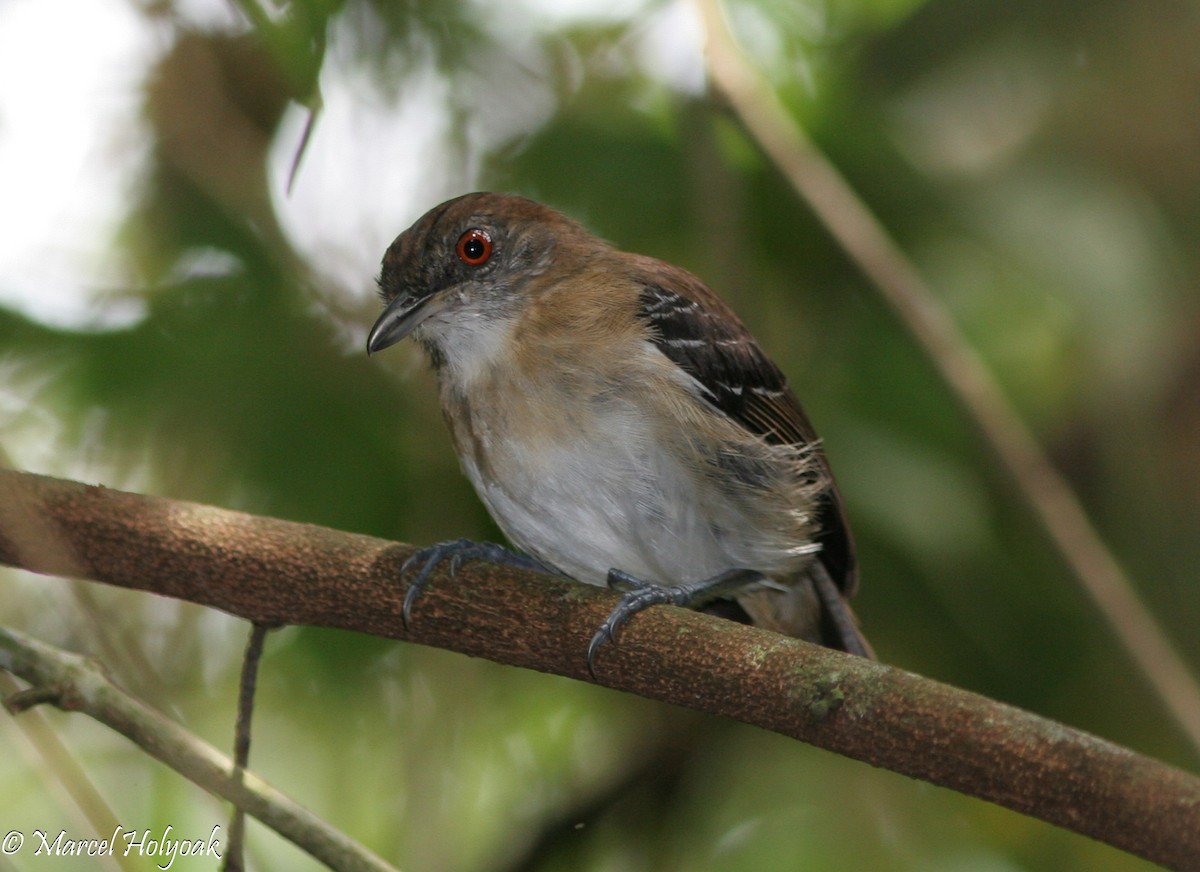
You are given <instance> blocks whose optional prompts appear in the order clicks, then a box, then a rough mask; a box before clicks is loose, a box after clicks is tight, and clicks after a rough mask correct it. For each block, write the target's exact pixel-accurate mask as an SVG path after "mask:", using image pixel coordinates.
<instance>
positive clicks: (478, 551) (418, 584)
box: [400, 539, 554, 630]
mask: <svg viewBox="0 0 1200 872" xmlns="http://www.w3.org/2000/svg"><path fill="white" fill-rule="evenodd" d="M446 558H449V559H450V574H451V575H455V574H456V573H457V572H458V570H459V568H460V567H461V566H462V565H463V564H464V563H468V562H470V561H472V560H488V561H491V562H492V563H501V564H504V565H506V566H515V567H517V568H519V569H532V570H536V571H538V572H553V571H554V570H553V568H552V567H550V566H547V565H546V564H545V563H542V562H541V561H540V560H537V559H535V558H533V557H527V556H525V555H524V554H517V553H516V552H514V551H509V550H508V549H507V548H505V547H504V546H503V545H497V544H495V543H494V542H472V541H471V540H470V539H452V540H451V541H449V542H439V543H437V544H436V545H430V546H429V547H428V548H422V549H421V550H420V551H418V552H416V553H415V554H413V555H412V556H411V557H409V558H408V559H407V560H405V561H404V564H403V565H402V566H401V567H400V577H401V578H404V577H405V576H406V575H408V573H409V571H410V570H411V569H412V568H413V567H414V566H416V565H417V564H419V563H422V562H423V563H424V565H423V566H422V567H421V569H420V570H419V571H418V572H417V574H416V575H415V576H413V578H412V580H411V581H409V582H408V590H406V591H405V593H404V605H403V606H402V607H401V609H400V619H401V620H402V621H403V622H404V629H405V630H407V629H408V626H409V623H410V621H411V619H412V609H413V603H415V602H416V601H417V598H418V597H419V596H420V595H421V592H422V591H423V590H424V589H425V586H426V585H427V584H428V583H429V576H430V575H431V574H432V573H433V570H434V569H436V568H437V566H438V564H439V563H441V562H442V561H444V560H445V559H446Z"/></svg>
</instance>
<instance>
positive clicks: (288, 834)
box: [0, 473, 396, 872]
mask: <svg viewBox="0 0 1200 872" xmlns="http://www.w3.org/2000/svg"><path fill="white" fill-rule="evenodd" d="M4 474H6V475H7V474H8V473H4ZM0 668H2V669H5V670H7V671H9V672H11V673H12V674H13V675H16V676H19V677H20V678H22V679H24V680H25V681H28V682H30V683H31V684H32V687H30V688H29V689H28V690H25V691H19V692H17V693H14V694H12V695H10V696H9V697H7V698H6V699H5V701H4V705H5V708H7V709H9V710H10V711H12V712H13V713H14V714H16V713H18V712H21V711H24V710H25V709H27V708H30V707H31V706H34V705H41V704H43V703H50V704H52V705H56V706H58V707H59V708H61V709H62V710H63V711H81V712H85V713H86V714H88V715H90V716H91V717H93V718H95V719H96V720H97V721H99V722H100V723H102V724H104V725H106V726H108V727H111V728H112V729H113V730H115V731H116V732H118V733H120V734H121V735H123V736H125V737H126V738H128V739H130V740H131V741H132V742H134V744H136V745H137V746H138V747H140V748H141V749H142V750H144V751H145V752H146V753H147V754H149V755H150V756H152V757H154V758H155V759H157V760H161V761H162V762H163V763H166V764H167V765H168V766H170V767H171V768H172V769H174V770H175V771H176V772H179V773H180V774H182V775H184V776H185V777H186V778H188V779H189V780H191V781H192V782H194V783H195V784H198V785H199V786H200V787H202V788H204V789H205V790H207V791H209V792H210V793H214V794H216V795H217V796H220V797H222V798H224V799H227V800H229V801H230V802H232V803H234V804H235V805H236V806H237V807H238V808H239V809H243V810H245V811H246V812H247V813H248V814H252V815H254V816H255V817H256V818H258V819H259V820H260V821H262V822H263V823H264V824H266V825H267V826H268V827H270V828H271V829H273V830H275V831H276V832H277V833H279V834H280V835H281V836H283V837H284V838H286V839H289V840H290V841H292V842H294V843H295V844H296V845H298V846H299V847H300V848H302V849H304V850H305V851H307V852H308V853H309V854H310V855H311V856H313V857H315V858H317V859H318V860H320V861H321V862H322V863H324V864H325V865H326V866H329V867H331V868H333V869H339V870H345V872H396V870H395V869H394V868H393V867H392V866H390V865H388V864H387V863H385V862H384V861H383V860H382V859H380V858H379V857H377V856H376V855H375V854H372V853H371V852H370V851H368V850H367V849H366V848H364V847H363V846H362V845H359V844H358V843H356V842H354V841H353V840H351V839H350V838H348V837H347V836H346V835H345V834H343V833H342V832H341V831H339V830H337V829H335V828H333V827H331V826H330V825H329V824H327V823H325V822H324V821H323V820H321V819H320V818H318V817H317V816H316V815H314V814H313V813H312V812H310V811H308V810H307V809H305V808H302V807H301V806H299V805H298V804H297V803H295V802H294V801H293V800H291V799H289V798H288V797H286V796H284V795H283V794H282V793H280V792H279V791H277V790H276V789H275V788H273V787H271V786H270V785H269V784H267V783H266V782H265V781H263V780H262V779H261V778H259V777H258V776H256V775H254V774H253V773H251V772H247V771H245V770H243V769H241V768H237V769H235V767H234V763H233V761H232V760H230V759H229V758H228V757H226V756H225V755H223V754H222V753H221V752H220V751H218V750H217V749H216V748H214V747H213V746H212V745H209V744H208V743H206V742H203V741H201V740H200V739H199V738H197V737H196V736H194V735H192V734H191V733H189V732H188V731H187V730H185V729H183V728H182V727H180V726H179V725H178V724H176V723H175V722H174V721H171V720H170V719H168V718H166V717H164V716H163V715H161V714H159V713H158V712H156V711H154V710H153V709H151V708H150V707H148V706H146V705H144V704H143V703H141V702H139V701H138V700H136V699H134V698H133V697H132V696H130V695H129V694H127V693H125V691H123V690H121V689H120V688H119V687H117V686H116V685H115V684H113V682H112V681H111V680H109V678H108V676H107V675H106V674H105V672H104V669H103V668H102V667H101V666H100V665H99V664H98V663H97V662H96V661H93V660H90V659H89V658H87V657H81V656H80V655H78V654H71V653H69V652H66V651H61V650H59V649H57V648H53V647H51V646H49V645H46V644H45V643H43V642H39V641H38V640H36V639H31V638H30V637H28V636H25V635H23V634H21V633H16V632H14V631H11V630H5V629H3V628H0ZM213 838H214V839H215V840H216V841H218V842H224V843H225V846H226V852H225V856H228V850H229V848H230V847H231V846H230V843H229V842H228V840H221V839H217V836H216V831H214V834H213Z"/></svg>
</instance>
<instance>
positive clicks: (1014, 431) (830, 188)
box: [696, 0, 1200, 752]
mask: <svg viewBox="0 0 1200 872" xmlns="http://www.w3.org/2000/svg"><path fill="white" fill-rule="evenodd" d="M696 4H697V6H698V7H699V11H700V15H701V17H702V19H703V21H704V29H705V33H706V35H707V38H708V51H707V59H708V61H707V62H708V71H709V75H710V77H711V78H712V82H713V84H714V85H715V86H716V87H717V89H718V90H720V92H721V93H722V94H723V95H724V97H725V99H726V100H727V101H728V102H729V105H730V106H732V107H733V111H734V112H735V113H736V114H737V116H738V118H739V119H741V122H742V124H743V125H744V126H745V128H746V130H747V131H748V132H749V134H750V136H751V137H752V138H753V139H754V140H755V141H756V142H757V143H758V145H759V147H760V148H761V149H762V150H763V151H764V152H765V153H766V155H767V157H768V158H769V159H770V160H771V162H772V163H774V164H775V166H776V168H777V169H778V170H779V172H780V173H782V174H783V176H784V177H785V178H787V179H788V181H789V182H791V183H792V186H793V187H794V188H795V189H796V192H797V193H798V194H799V195H800V196H801V197H803V198H804V199H805V200H806V201H807V202H808V204H809V206H811V207H812V210H813V211H814V212H815V213H816V215H817V218H818V219H819V220H820V221H821V222H822V223H823V224H824V225H825V227H826V229H827V230H828V231H829V232H830V233H831V234H832V235H833V237H834V239H836V240H837V241H838V243H839V244H840V245H841V246H842V248H843V249H844V250H845V251H846V253H847V254H848V255H849V256H850V258H851V260H853V261H854V262H855V263H857V264H858V266H859V268H860V269H861V270H862V271H863V272H864V273H865V274H866V275H867V277H868V278H869V279H870V280H871V281H872V282H873V283H874V284H875V286H876V287H877V288H878V289H879V290H880V292H881V293H882V294H883V296H884V298H885V299H886V300H887V301H888V303H890V304H891V306H892V308H893V309H895V311H896V314H897V315H899V316H900V319H901V321H903V322H904V324H905V325H906V326H907V328H908V330H909V331H910V332H911V333H912V335H913V336H914V337H915V338H916V340H917V342H918V343H920V345H921V346H922V347H923V348H924V349H925V352H926V353H927V354H928V355H929V357H930V359H931V360H932V361H933V365H934V367H935V368H936V369H937V371H938V372H939V373H940V375H941V377H942V379H943V380H944V381H945V382H946V384H947V385H949V387H950V389H951V390H952V391H953V392H954V394H955V395H956V396H957V397H958V399H959V401H960V402H961V403H962V404H963V407H964V408H965V409H966V411H967V414H968V415H969V416H970V418H971V420H972V421H973V422H974V423H975V426H976V427H977V428H978V429H979V431H980V433H981V434H982V435H983V438H984V440H985V441H986V442H987V444H988V445H989V446H990V447H991V449H992V450H993V451H994V452H995V454H996V456H997V457H998V458H999V460H1000V463H1001V466H1002V467H1003V468H1004V470H1005V471H1006V472H1007V473H1008V475H1009V477H1010V478H1011V479H1012V481H1013V483H1014V484H1015V485H1016V488H1017V491H1018V493H1019V494H1020V495H1021V496H1022V497H1023V498H1024V499H1025V501H1026V502H1027V503H1028V504H1029V506H1030V508H1031V509H1032V511H1033V515H1034V517H1035V518H1037V520H1038V521H1039V523H1040V524H1041V526H1042V528H1043V529H1044V530H1045V531H1046V533H1047V534H1048V535H1049V537H1050V539H1051V541H1053V543H1054V545H1055V547H1056V548H1057V549H1058V551H1059V553H1060V554H1061V555H1062V557H1063V559H1065V560H1066V562H1067V564H1068V565H1069V566H1070V567H1071V569H1072V571H1073V572H1074V573H1075V577H1076V578H1077V579H1078V580H1079V583H1080V585H1081V586H1082V587H1083V589H1084V590H1085V591H1087V593H1088V595H1089V596H1091V598H1092V600H1093V602H1095V604H1096V605H1097V606H1098V607H1099V609H1100V611H1101V612H1102V613H1103V615H1104V617H1105V618H1106V619H1107V620H1108V623H1109V625H1110V626H1111V627H1112V628H1113V631H1114V632H1115V634H1116V636H1117V638H1118V639H1119V640H1120V642H1121V644H1122V645H1123V646H1124V647H1125V650H1126V651H1128V652H1129V654H1130V656H1131V657H1132V658H1133V660H1134V662H1135V663H1137V665H1138V667H1139V668H1140V669H1141V671H1142V673H1143V674H1144V675H1145V676H1146V678H1147V679H1148V680H1149V682H1150V685H1151V686H1152V687H1153V688H1154V689H1155V690H1156V691H1157V692H1158V695H1159V698H1160V699H1161V700H1162V702H1163V705H1164V706H1165V707H1166V709H1167V711H1169V712H1170V713H1171V715H1172V716H1173V717H1174V718H1175V720H1176V721H1177V722H1178V723H1179V725H1180V726H1181V727H1182V728H1183V730H1184V732H1185V733H1186V734H1187V736H1188V737H1189V738H1190V739H1191V741H1192V745H1193V747H1194V748H1195V749H1196V750H1197V751H1198V752H1200V685H1198V684H1197V683H1196V679H1195V678H1194V677H1193V676H1192V674H1191V671H1190V669H1189V668H1188V666H1187V664H1186V662H1185V661H1184V659H1183V658H1182V657H1181V656H1180V654H1179V652H1178V651H1177V650H1176V649H1175V647H1174V645H1172V643H1171V641H1170V639H1169V637H1168V636H1167V634H1166V633H1165V632H1164V631H1163V629H1162V628H1161V627H1160V626H1159V625H1158V622H1157V621H1156V620H1155V619H1154V616H1153V615H1152V614H1151V613H1150V611H1149V609H1147V608H1146V606H1145V604H1144V603H1143V602H1142V601H1141V599H1140V598H1139V597H1138V594H1137V591H1136V590H1135V589H1134V587H1133V585H1132V583H1131V582H1130V580H1129V578H1128V576H1127V575H1126V573H1125V571H1124V569H1122V568H1121V565H1120V563H1118V561H1117V559H1116V557H1115V556H1113V554H1112V552H1111V551H1109V549H1108V547H1107V546H1106V545H1105V544H1104V540H1103V539H1102V538H1101V537H1100V534H1099V533H1098V532H1097V531H1096V528H1095V527H1094V526H1093V525H1092V523H1091V521H1090V520H1089V519H1088V516H1087V513H1086V512H1085V511H1084V509H1083V506H1082V505H1081V504H1080V502H1079V500H1078V498H1077V497H1076V496H1075V494H1074V492H1073V491H1072V490H1071V487H1070V485H1069V484H1068V483H1067V481H1066V479H1064V478H1063V476H1062V475H1061V474H1060V473H1059V472H1058V470H1057V469H1055V468H1054V465H1053V464H1052V463H1051V462H1050V459H1049V458H1048V457H1047V456H1046V453H1045V451H1043V450H1042V447H1041V446H1040V445H1039V444H1038V442H1037V440H1036V439H1035V438H1034V436H1033V434H1032V433H1031V432H1030V430H1029V428H1028V427H1026V426H1025V424H1024V422H1022V420H1021V418H1020V416H1019V415H1018V414H1017V412H1016V409H1014V408H1013V406H1012V404H1011V403H1010V402H1009V401H1008V399H1007V398H1006V397H1005V395H1004V392H1003V391H1002V390H1001V389H1000V386H999V385H998V384H997V382H996V380H995V378H994V377H993V376H992V374H991V372H990V371H989V370H988V368H987V366H986V365H985V364H984V363H983V361H982V360H981V359H980V358H979V356H978V355H977V354H976V353H975V352H974V350H973V349H972V348H971V346H970V345H969V344H968V343H967V341H966V339H964V338H963V336H962V334H961V333H960V332H959V330H958V328H957V327H956V326H955V324H954V321H953V319H952V318H951V317H950V315H949V313H948V312H947V311H946V309H945V307H944V306H942V304H941V302H940V301H939V300H938V298H937V297H936V296H935V295H934V294H933V292H932V291H931V290H930V289H929V286H928V285H927V284H926V282H925V280H924V279H923V278H922V277H921V275H920V274H919V273H918V272H917V269H916V267H915V266H914V265H913V264H912V263H911V262H910V261H909V260H908V258H907V257H906V256H905V255H904V253H903V252H902V251H901V250H900V248H899V246H898V245H896V243H895V242H894V241H893V240H892V238H891V236H889V234H888V232H887V230H886V229H885V228H884V227H883V225H882V224H881V223H880V222H879V220H878V219H877V218H876V217H875V215H874V214H872V212H871V210H870V209H869V208H868V207H867V205H866V204H865V203H864V202H863V201H862V199H861V198H860V197H859V196H858V194H857V193H855V191H854V189H853V188H852V187H851V186H850V184H849V182H847V181H846V179H845V178H844V177H843V176H842V174H841V173H840V172H838V169H837V167H835V166H834V165H833V164H832V163H830V161H829V160H828V158H826V157H825V155H823V154H822V153H821V152H820V151H819V150H818V149H817V147H816V146H815V145H814V144H813V143H812V141H811V140H810V139H809V138H808V137H807V136H806V135H805V133H804V131H803V130H802V129H801V128H800V127H799V125H798V124H796V122H795V120H793V118H792V117H791V115H789V114H788V112H787V110H786V109H785V108H784V107H783V105H782V104H781V103H780V102H779V100H778V98H777V97H776V96H775V94H774V92H772V91H771V89H770V88H769V87H768V86H767V85H766V83H765V82H764V81H763V80H762V78H761V76H759V75H758V74H757V73H756V72H755V71H754V70H753V68H752V67H751V66H750V64H749V63H748V62H747V61H746V59H745V57H744V55H742V53H741V52H740V50H739V49H738V47H737V46H736V45H735V43H734V39H733V36H732V34H731V33H730V30H729V26H728V23H727V22H726V20H725V18H724V16H723V15H722V14H721V10H720V9H719V8H718V3H717V0H696Z"/></svg>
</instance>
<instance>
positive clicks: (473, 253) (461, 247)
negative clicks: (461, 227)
mask: <svg viewBox="0 0 1200 872" xmlns="http://www.w3.org/2000/svg"><path fill="white" fill-rule="evenodd" d="M454 250H455V251H457V252H458V258H459V260H461V261H462V262H463V263H465V264H468V265H469V266H483V265H484V264H485V263H487V262H488V259H489V258H490V257H491V256H492V237H490V236H488V234H487V233H486V232H484V231H483V230H468V231H467V232H466V233H464V234H463V235H462V236H460V237H458V245H456V246H455V248H454Z"/></svg>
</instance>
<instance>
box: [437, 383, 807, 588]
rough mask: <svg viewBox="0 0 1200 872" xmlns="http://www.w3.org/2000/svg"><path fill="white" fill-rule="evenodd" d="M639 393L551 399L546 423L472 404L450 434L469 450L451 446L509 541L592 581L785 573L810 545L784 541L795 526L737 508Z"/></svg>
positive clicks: (516, 411) (521, 413)
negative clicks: (614, 572) (460, 430)
mask: <svg viewBox="0 0 1200 872" xmlns="http://www.w3.org/2000/svg"><path fill="white" fill-rule="evenodd" d="M597 396H599V394H597ZM644 396H645V394H644V393H642V392H634V393H632V394H630V395H629V396H628V397H622V398H620V399H617V398H614V397H612V396H611V395H608V396H604V397H603V399H602V400H596V401H589V399H588V397H587V396H586V391H585V392H584V395H582V396H581V395H575V396H570V397H560V398H558V402H557V404H556V403H549V404H548V407H549V408H550V409H551V410H552V411H554V410H556V405H557V411H559V412H560V413H561V417H560V418H557V419H555V420H554V421H553V422H551V424H550V425H547V426H538V425H537V422H536V421H531V420H530V419H531V417H534V416H536V414H537V412H531V411H529V410H528V409H525V410H522V409H519V408H517V409H514V408H512V405H513V404H512V403H509V404H508V407H507V408H505V409H504V411H503V413H500V412H496V411H495V410H490V409H489V404H488V403H486V402H481V403H476V404H474V406H475V407H474V408H472V410H471V415H472V416H473V422H472V424H471V427H472V429H473V430H474V433H473V435H472V440H473V441H470V442H468V440H465V439H464V438H463V436H464V434H458V442H459V444H460V448H461V447H462V446H463V445H464V444H471V446H472V448H473V450H462V451H460V459H461V460H462V463H463V467H464V469H465V471H466V474H467V476H468V477H469V478H470V480H471V482H472V484H474V486H475V489H476V490H477V491H478V493H479V495H480V497H481V499H482V500H483V501H484V503H485V504H486V505H487V507H488V509H489V511H490V512H491V514H492V517H493V518H495V520H496V522H497V523H498V524H499V526H500V527H501V528H502V529H503V530H504V532H505V534H506V535H507V536H508V537H509V538H510V539H511V540H512V541H513V542H514V543H515V544H516V545H518V546H519V547H520V548H522V549H523V550H525V551H527V552H529V553H531V554H533V555H535V556H537V557H539V558H540V559H542V560H545V561H547V562H548V563H550V564H552V565H553V566H555V567H557V568H558V569H560V570H561V571H563V572H565V573H566V574H568V575H570V576H571V577H573V578H576V579H578V580H580V581H585V582H589V583H592V584H604V583H605V579H606V576H607V573H608V570H609V569H611V568H614V567H616V568H619V569H622V570H625V571H626V572H629V573H631V574H633V575H635V576H637V577H639V578H642V579H644V580H646V581H652V582H657V583H660V584H674V583H678V582H681V581H693V580H699V579H704V578H709V577H711V576H714V575H717V574H718V573H721V572H724V571H725V570H728V569H732V568H735V567H744V568H754V569H759V570H761V571H765V572H785V571H790V570H793V569H794V568H796V566H798V565H799V563H801V562H803V561H804V560H805V559H806V557H805V555H807V554H810V553H812V551H814V550H815V546H813V545H812V544H811V543H809V542H806V541H797V540H796V539H794V538H788V537H783V538H781V536H780V532H781V531H782V530H784V529H788V530H790V529H792V528H793V527H794V525H793V524H791V523H790V522H789V521H788V520H787V519H783V518H780V519H779V522H778V524H777V525H775V527H774V530H772V529H770V527H771V526H772V525H771V524H770V522H769V521H768V523H767V524H766V525H764V523H763V518H762V515H761V513H757V514H755V513H753V512H747V511H745V507H744V506H739V505H737V504H736V501H731V500H730V499H728V495H727V494H723V493H722V489H721V488H720V487H719V486H718V485H717V483H715V482H714V481H713V480H712V479H711V477H709V476H708V475H706V474H705V473H702V472H698V471H697V470H696V469H695V468H687V466H686V464H687V458H686V457H680V456H678V452H677V451H672V450H670V448H669V446H670V443H669V440H668V441H666V442H665V443H664V439H663V438H662V433H663V421H662V416H663V415H664V414H666V412H665V411H664V410H663V409H662V408H646V407H645V406H644V403H640V402H639V398H642V397H644ZM542 399H543V400H545V398H544V397H543V398H542ZM516 405H518V406H519V405H520V404H519V403H517V404H516ZM538 408H539V410H544V409H545V408H546V404H545V403H544V402H543V403H539V405H538ZM566 409H569V410H571V412H573V413H574V414H568V412H567V411H565V410H566ZM656 416H657V421H658V423H657V424H656V423H655V421H656ZM667 423H668V425H669V426H678V425H676V424H674V423H673V422H667ZM483 433H486V437H487V438H486V439H485V440H482V441H480V439H479V437H480V435H481V434H483ZM664 445H665V446H666V447H664ZM481 467H482V468H481ZM711 472H712V470H709V474H711ZM780 511H781V512H786V511H788V507H782V508H781V509H780ZM764 526H765V527H767V529H764Z"/></svg>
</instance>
